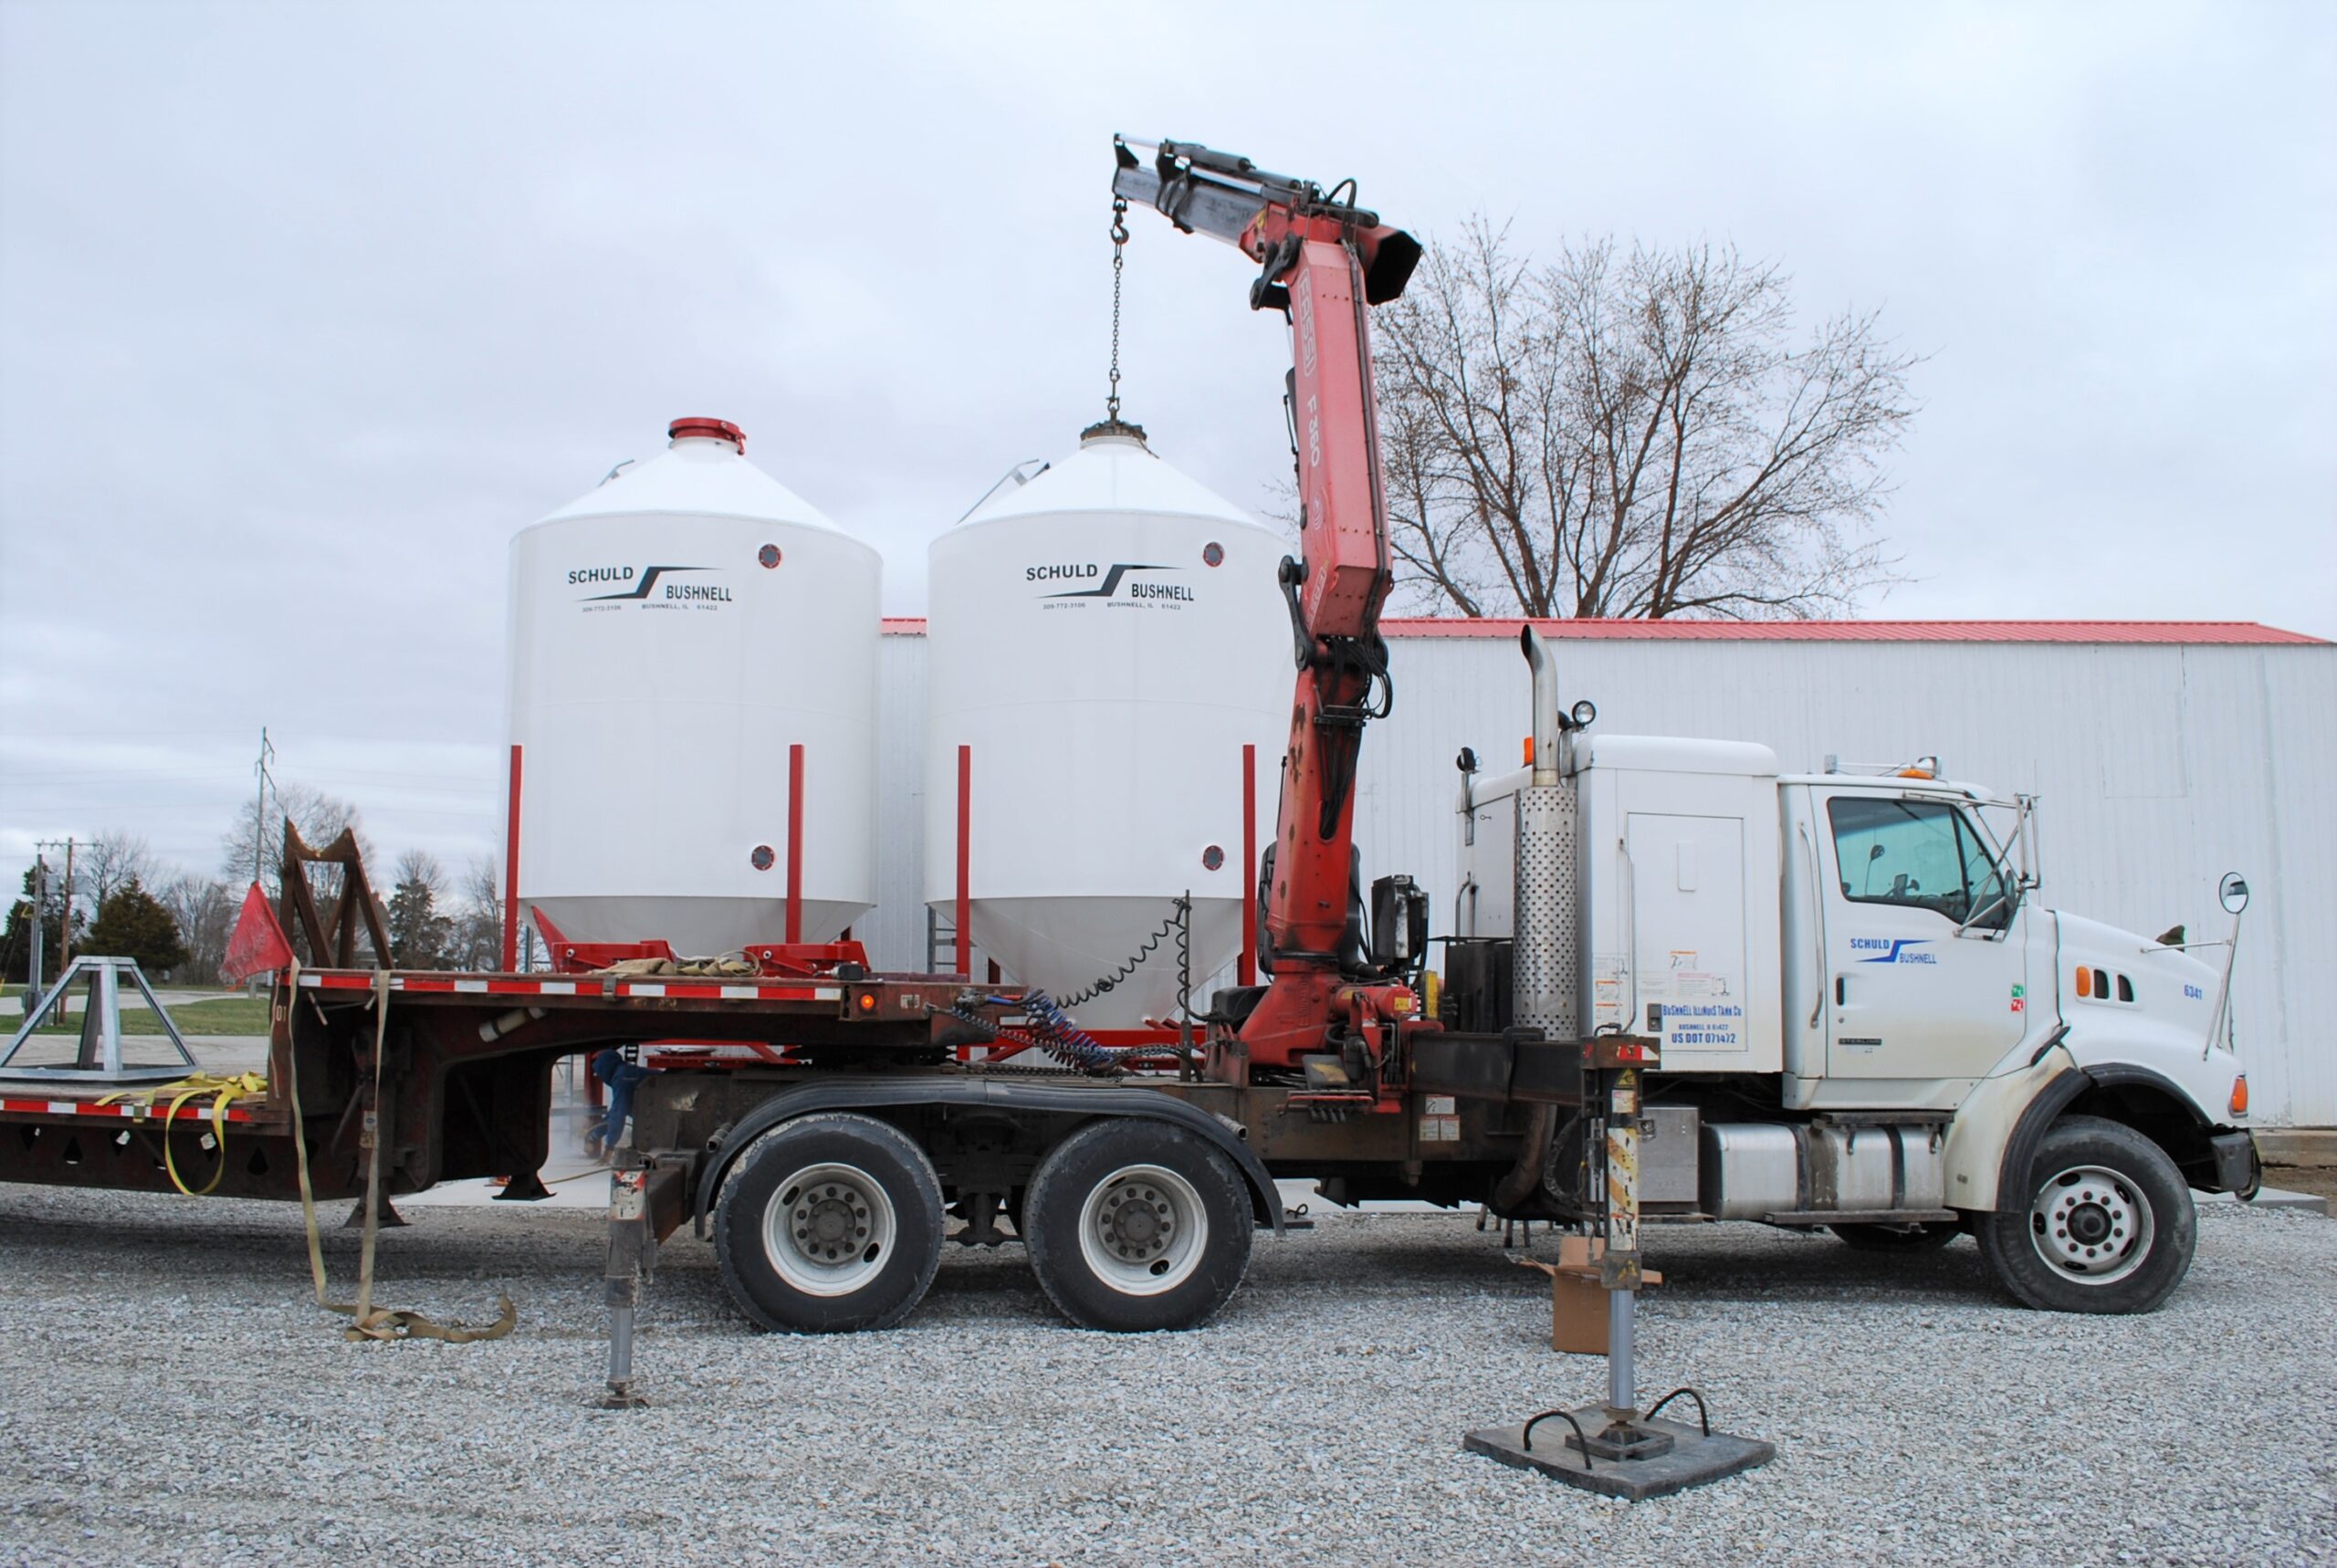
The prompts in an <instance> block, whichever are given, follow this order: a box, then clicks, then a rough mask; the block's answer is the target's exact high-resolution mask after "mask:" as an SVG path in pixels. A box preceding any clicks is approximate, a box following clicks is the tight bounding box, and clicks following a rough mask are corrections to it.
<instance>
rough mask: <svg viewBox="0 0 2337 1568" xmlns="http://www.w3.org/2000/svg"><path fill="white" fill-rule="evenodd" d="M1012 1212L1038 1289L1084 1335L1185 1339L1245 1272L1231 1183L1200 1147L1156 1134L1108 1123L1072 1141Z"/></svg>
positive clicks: (1046, 1162)
mask: <svg viewBox="0 0 2337 1568" xmlns="http://www.w3.org/2000/svg"><path fill="white" fill-rule="evenodd" d="M1022 1212H1023V1216H1024V1217H1025V1218H1028V1219H1029V1221H1030V1228H1029V1229H1028V1231H1027V1232H1026V1233H1025V1234H1024V1237H1023V1246H1024V1248H1025V1249H1027V1250H1028V1251H1029V1253H1030V1254H1031V1268H1032V1272H1034V1273H1036V1274H1037V1275H1038V1277H1039V1288H1040V1289H1041V1290H1043V1291H1046V1293H1047V1300H1049V1301H1053V1303H1054V1304H1055V1307H1056V1310H1058V1311H1059V1312H1062V1313H1063V1315H1064V1316H1065V1317H1067V1318H1069V1319H1070V1320H1071V1321H1072V1322H1075V1323H1077V1324H1079V1325H1080V1326H1081V1327H1083V1328H1091V1329H1105V1330H1108V1331H1110V1332H1112V1333H1148V1332H1150V1331H1154V1330H1160V1329H1184V1328H1191V1327H1193V1326H1195V1325H1196V1324H1199V1323H1201V1322H1206V1321H1207V1320H1208V1318H1209V1316H1210V1313H1212V1312H1216V1311H1217V1309H1218V1308H1220V1307H1221V1306H1223V1305H1224V1304H1225V1301H1226V1298H1227V1297H1229V1296H1231V1295H1232V1294H1233V1291H1234V1287H1236V1286H1238V1285H1239V1284H1241V1283H1242V1272H1243V1271H1244V1270H1247V1269H1248V1268H1249V1266H1250V1231H1251V1228H1252V1223H1253V1220H1252V1214H1251V1210H1250V1193H1249V1188H1248V1187H1247V1186H1245V1185H1244V1183H1243V1181H1242V1173H1241V1172H1240V1171H1239V1170H1237V1169H1235V1168H1234V1166H1233V1162H1232V1161H1231V1160H1229V1159H1227V1158H1226V1157H1225V1155H1223V1154H1222V1153H1221V1152H1220V1151H1219V1150H1218V1149H1216V1148H1215V1147H1214V1146H1212V1145H1210V1143H1209V1142H1208V1141H1207V1140H1205V1139H1203V1138H1201V1137H1200V1136H1199V1135H1198V1134H1193V1133H1189V1132H1187V1131H1185V1130H1184V1129H1183V1128H1181V1127H1172V1126H1168V1125H1167V1124H1163V1123H1159V1122H1148V1121H1142V1120H1138V1119H1136V1118H1132V1117H1119V1118H1113V1119H1110V1120H1106V1121H1102V1122H1092V1123H1090V1124H1087V1125H1086V1126H1085V1127H1082V1128H1080V1129H1079V1130H1078V1131H1077V1132H1074V1133H1073V1134H1071V1135H1070V1136H1069V1137H1067V1138H1065V1139H1064V1141H1063V1142H1062V1143H1060V1144H1057V1145H1055V1146H1054V1148H1053V1149H1052V1150H1051V1151H1049V1152H1048V1155H1047V1157H1046V1158H1045V1159H1043V1160H1042V1161H1041V1162H1040V1163H1039V1168H1038V1170H1037V1171H1036V1172H1035V1173H1034V1174H1033V1175H1032V1177H1031V1187H1030V1192H1029V1194H1028V1195H1027V1197H1025V1199H1024V1201H1023V1206H1022ZM1090 1229H1093V1230H1094V1231H1095V1235H1094V1236H1093V1237H1092V1238H1091V1237H1090V1236H1088V1235H1087V1232H1088V1231H1089V1230H1090Z"/></svg>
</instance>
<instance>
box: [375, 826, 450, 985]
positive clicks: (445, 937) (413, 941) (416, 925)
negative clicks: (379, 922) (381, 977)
mask: <svg viewBox="0 0 2337 1568" xmlns="http://www.w3.org/2000/svg"><path fill="white" fill-rule="evenodd" d="M445 883H446V876H445V872H443V871H441V870H440V869H439V865H438V859H437V857H436V856H435V855H433V854H432V853H431V852H429V851H428V850H408V851H406V852H405V853H403V854H402V855H400V856H399V857H398V865H397V886H396V889H395V891H394V892H393V893H392V894H390V900H389V904H388V905H387V907H386V908H385V909H384V910H383V925H384V926H386V927H387V929H388V931H389V934H390V946H391V949H392V953H393V958H394V962H395V964H396V966H397V967H399V968H401V969H443V968H446V967H449V966H450V965H451V964H452V963H453V962H454V959H453V957H452V956H451V955H450V954H449V952H448V948H449V947H450V946H452V945H453V940H454V935H455V922H454V921H453V920H452V919H451V918H450V917H448V916H447V915H444V914H442V913H440V911H439V907H438V906H439V904H440V903H441V902H442V901H443V899H444V898H445Z"/></svg>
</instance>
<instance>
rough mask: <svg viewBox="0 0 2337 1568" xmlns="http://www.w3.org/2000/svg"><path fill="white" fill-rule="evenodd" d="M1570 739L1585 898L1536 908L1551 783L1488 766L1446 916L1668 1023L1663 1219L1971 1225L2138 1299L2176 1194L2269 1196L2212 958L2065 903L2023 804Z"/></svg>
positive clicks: (2173, 1279)
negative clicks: (1545, 910)
mask: <svg viewBox="0 0 2337 1568" xmlns="http://www.w3.org/2000/svg"><path fill="white" fill-rule="evenodd" d="M1560 744H1561V748H1562V751H1563V755H1564V761H1563V764H1562V766H1561V768H1559V769H1558V773H1559V775H1560V778H1561V779H1562V783H1561V785H1560V786H1559V788H1560V789H1561V792H1562V794H1561V799H1562V800H1563V802H1564V805H1563V808H1562V810H1561V814H1563V815H1567V816H1570V818H1571V834H1570V837H1571V839H1572V843H1571V845H1570V846H1569V848H1568V849H1567V854H1569V855H1570V857H1571V871H1572V875H1571V877H1570V879H1568V880H1569V882H1570V886H1567V888H1566V889H1565V890H1564V892H1563V894H1560V895H1559V896H1561V897H1563V898H1564V899H1565V900H1566V901H1567V903H1568V904H1569V907H1568V909H1567V912H1566V913H1567V915H1569V916H1570V918H1567V919H1561V920H1557V921H1552V920H1549V919H1547V918H1538V917H1537V916H1536V915H1535V912H1534V911H1533V910H1532V909H1531V908H1530V907H1529V905H1530V904H1531V903H1532V901H1533V900H1534V899H1535V898H1544V897H1548V896H1551V894H1549V893H1548V892H1547V891H1546V879H1544V878H1540V877H1537V876H1536V875H1535V874H1534V873H1533V872H1532V870H1531V869H1530V867H1531V863H1532V862H1534V861H1535V859H1536V858H1537V857H1538V856H1546V854H1547V853H1548V850H1547V848H1546V846H1545V845H1543V844H1542V843H1541V842H1540V841H1538V840H1531V839H1530V833H1531V830H1530V829H1529V828H1527V827H1525V826H1524V824H1525V820H1526V819H1525V815H1524V814H1523V812H1522V802H1524V801H1525V800H1527V799H1528V798H1529V797H1531V796H1533V795H1535V793H1536V792H1535V789H1533V786H1532V777H1533V776H1532V774H1531V771H1530V770H1522V771H1520V772H1517V773H1514V774H1510V775H1507V776H1504V777H1501V778H1491V779H1481V778H1478V777H1476V776H1474V775H1473V774H1472V775H1469V776H1466V777H1464V779H1463V789H1462V799H1461V802H1460V813H1461V819H1462V821H1461V839H1462V843H1461V865H1462V881H1461V893H1460V896H1459V899H1458V901H1457V904H1456V907H1455V922H1456V928H1455V935H1456V938H1457V939H1458V940H1459V942H1460V943H1462V945H1464V946H1466V945H1470V944H1481V943H1492V944H1496V945H1498V944H1501V943H1504V942H1514V940H1516V933H1518V932H1520V931H1526V932H1530V933H1535V936H1534V940H1535V941H1537V942H1543V943H1547V942H1551V941H1553V940H1555V941H1556V942H1558V943H1560V944H1562V945H1571V947H1572V951H1569V952H1565V953H1562V954H1560V955H1558V956H1556V963H1557V965H1558V967H1561V968H1562V969H1564V970H1565V971H1566V972H1567V973H1569V974H1571V975H1572V976H1573V977H1575V980H1576V984H1577V987H1578V990H1577V1017H1578V1018H1580V1019H1582V1020H1583V1024H1584V1030H1585V1032H1587V1033H1591V1034H1598V1033H1609V1032H1615V1033H1627V1034H1635V1035H1643V1036H1650V1037H1653V1038H1654V1039H1655V1040H1658V1041H1659V1042H1660V1050H1661V1071H1660V1072H1658V1073H1657V1074H1655V1075H1653V1076H1652V1078H1651V1083H1650V1088H1649V1092H1648V1114H1647V1117H1646V1121H1645V1124H1644V1125H1643V1127H1642V1135H1643V1137H1645V1138H1646V1139H1647V1143H1646V1145H1645V1150H1644V1153H1643V1168H1642V1172H1641V1176H1642V1181H1643V1184H1644V1186H1645V1189H1646V1191H1647V1193H1648V1195H1649V1199H1650V1202H1649V1208H1650V1212H1651V1215H1658V1216H1662V1215H1667V1214H1668V1215H1669V1216H1670V1217H1672V1218H1682V1219H1688V1218H1744V1219H1755V1220H1760V1221H1764V1222H1766V1223H1770V1224H1776V1225H1793V1226H1811V1225H1826V1226H1829V1227H1830V1228H1833V1229H1834V1230H1835V1231H1836V1232H1837V1233H1838V1234H1839V1235H1841V1236H1842V1237H1843V1238H1844V1239H1846V1240H1848V1241H1850V1242H1851V1243H1852V1244H1854V1245H1860V1246H1869V1247H1877V1248H1905V1247H1917V1246H1930V1245H1939V1244H1943V1243H1944V1242H1946V1241H1949V1240H1952V1239H1954V1237H1955V1236H1956V1235H1958V1234H1961V1233H1964V1232H1967V1231H1968V1232H1970V1233H1972V1234H1974V1235H1975V1237H1977V1238H1978V1239H1979V1240H1980V1243H1981V1247H1982V1250H1983V1253H1984V1255H1985V1256H1986V1259H1987V1261H1988V1263H1989V1265H1990V1267H1991V1269H1992V1270H1993V1271H1994V1272H1995V1274H1996V1276H1997V1278H1998V1279H1999V1281H2001V1282H2002V1283H2003V1284H2005V1286H2006V1287H2007V1289H2008V1290H2010V1291H2012V1293H2013V1294H2015V1295H2016V1296H2017V1297H2019V1298H2020V1299H2021V1300H2023V1301H2028V1302H2029V1303H2030V1304H2032V1305H2037V1306H2045V1307H2056V1308H2060V1309H2063V1310H2074V1311H2089V1312H2102V1311H2111V1312H2130V1311H2139V1310H2147V1309H2148V1308H2150V1307H2152V1306H2155V1305H2156V1304H2157V1303H2158V1302H2159V1301H2163V1300H2164V1297H2165V1295H2166V1294H2167V1293H2169V1292H2171V1291H2173V1290H2174V1288H2175V1285H2176V1284H2178V1283H2179V1282H2180V1281H2181V1279H2182V1276H2183V1273H2184V1271H2185V1270H2186V1269H2187V1267H2188V1262H2189V1256H2190V1247H2191V1240H2192V1236H2193V1229H2194V1224H2195V1216H2194V1215H2193V1212H2192V1208H2191V1199H2190V1196H2189V1190H2188V1189H2190V1188H2197V1189H2201V1190H2206V1191H2223V1190H2239V1191H2243V1192H2252V1191H2253V1188H2254V1185H2255V1182H2256V1177H2257V1171H2258V1166H2257V1161H2256V1155H2255V1150H2254V1145H2253V1143H2252V1140H2251V1139H2250V1138H2249V1136H2248V1134H2247V1133H2246V1132H2245V1131H2243V1130H2242V1128H2243V1126H2244V1121H2245V1114H2246V1110H2247V1089H2246V1079H2245V1077H2244V1076H2243V1074H2242V1072H2241V1070H2240V1064H2239V1061H2238V1059H2237V1056H2236V1055H2235V1054H2234V1053H2233V1051H2231V1050H2230V1048H2229V1045H2228V1042H2227V1040H2224V1039H2222V1038H2220V1036H2221V1033H2222V1031H2221V1030H2220V1028H2219V1026H2218V1024H2217V1019H2218V1018H2219V1017H2220V1015H2221V1009H2220V1005H2219V1004H2220V999H2221V994H2222V992H2221V983H2220V977H2219V975H2218V974H2217V972H2216V970H2214V969H2211V968H2210V967H2208V966H2207V965H2206V964H2204V963H2201V962H2200V961H2199V960H2198V959H2196V958H2195V957H2193V956H2190V954H2188V953H2187V952H2185V951H2182V950H2181V949H2180V948H2179V947H2178V946H2173V945H2170V944H2167V943H2164V942H2157V941H2153V940H2150V939H2148V938H2145V937H2143V936H2139V935H2137V934H2134V933H2132V932H2126V931H2121V930H2119V929H2117V928H2115V927H2112V926H2110V925H2104V924H2102V923H2101V922H2099V921H2094V920H2090V919H2087V918H2084V917H2082V916H2080V915H2070V914H2067V913H2065V912H2062V911H2059V910H2056V909H2053V908H2051V907H2049V906H2048V905H2047V904H2044V903H2043V902H2042V901H2041V900H2040V899H2039V898H2038V887H2039V877H2038V873H2037V871H2036V868H2035V864H2034V860H2035V856H2034V849H2033V843H2034V835H2033V823H2034V821H2035V819H2034V815H2033V808H2034V802H2033V801H2031V800H2024V799H2015V800H2006V799H2003V798H2001V797H1998V796H1996V795H1994V794H1992V793H1990V792H1988V791H1987V790H1986V789H1980V788H1978V787H1975V786H1973V785H1968V784H1963V783H1957V782H1954V781H1951V780H1949V779H1944V778H1942V777H1940V773H1939V769H1938V768H1937V765H1936V764H1935V763H1928V764H1927V765H1915V766H1908V767H1891V768H1868V769H1843V768H1832V769H1831V770H1829V771H1827V772H1824V773H1818V774H1799V775H1795V774H1786V773H1783V772H1782V771H1781V770H1780V769H1779V768H1778V766H1777V760H1776V756H1775V754H1774V753H1773V752H1771V751H1770V750H1769V748H1767V747H1763V746H1758V745H1753V744H1749V743H1745V742H1741V741H1720V740H1688V739H1677V738H1667V737H1638V736H1611V735H1592V734H1590V733H1588V730H1587V729H1585V728H1581V727H1568V728H1567V729H1566V731H1565V733H1564V734H1563V736H1562V737H1561V741H1560ZM1544 810H1545V812H1546V810H1547V807H1546V806H1545V808H1544ZM1521 865H1525V866H1527V867H1528V869H1527V870H1525V871H1523V872H1521V870H1520V869H1519V868H1520V867H1521ZM1552 932H1556V933H1557V934H1558V935H1557V936H1556V937H1553V936H1549V935H1548V934H1549V933H1552ZM1506 967H1510V966H1504V968H1506ZM1514 967H1516V968H1518V969H1520V970H1523V969H1525V968H1529V967H1533V966H1532V965H1531V963H1530V962H1529V960H1528V958H1527V956H1525V955H1524V954H1517V955H1515V956H1514ZM1471 972H1472V973H1483V972H1488V966H1486V965H1484V964H1483V963H1482V962H1477V963H1473V964H1472V966H1471ZM1545 1196H1546V1197H1549V1198H1550V1199H1551V1200H1552V1201H1553V1202H1554V1203H1555V1204H1556V1206H1557V1207H1560V1208H1561V1209H1563V1208H1564V1207H1565V1197H1566V1195H1564V1194H1562V1193H1556V1192H1552V1193H1548V1194H1546V1195H1545Z"/></svg>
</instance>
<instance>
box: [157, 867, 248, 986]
mask: <svg viewBox="0 0 2337 1568" xmlns="http://www.w3.org/2000/svg"><path fill="white" fill-rule="evenodd" d="M154 896H155V897H156V898H158V899H159V900H161V902H162V907H163V908H165V909H167V910H169V911H170V912H171V918H172V919H173V920H175V921H177V922H178V927H179V936H180V939H181V940H182V941H183V942H184V943H185V944H186V955H187V956H186V966H185V969H186V975H187V977H188V978H190V979H194V980H199V981H205V982H207V981H210V980H214V979H215V978H217V977H218V974H219V966H220V965H221V964H222V963H224V962H225V960H226V956H227V938H228V936H230V935H231V934H232V933H233V932H234V930H235V926H236V910H237V909H238V908H239V907H240V901H239V900H238V899H237V898H236V895H235V894H232V893H230V892H229V891H228V890H227V885H226V884H225V883H222V882H220V881H218V880H217V879H216V878H214V877H208V876H204V875H201V874H200V873H192V872H190V873H182V874H180V875H177V876H173V877H171V878H170V879H168V880H167V881H165V882H164V883H162V886H161V887H160V888H158V889H157V890H156V891H155V895H154Z"/></svg>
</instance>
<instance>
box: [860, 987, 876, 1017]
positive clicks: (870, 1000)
mask: <svg viewBox="0 0 2337 1568" xmlns="http://www.w3.org/2000/svg"><path fill="white" fill-rule="evenodd" d="M859 1001H860V1010H861V1011H862V1012H865V1013H873V1012H875V1010H876V993H875V992H874V991H863V992H861V993H860V996H859Z"/></svg>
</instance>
